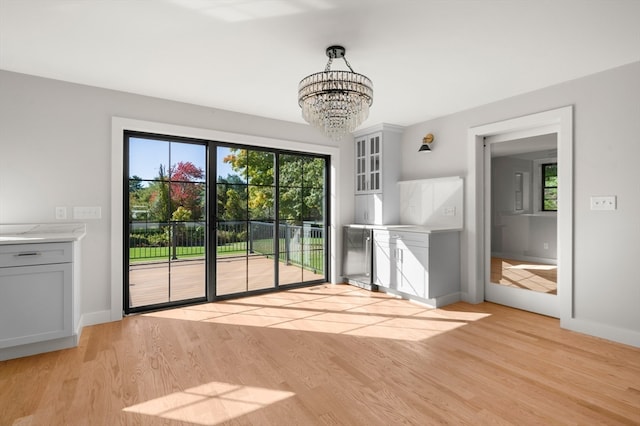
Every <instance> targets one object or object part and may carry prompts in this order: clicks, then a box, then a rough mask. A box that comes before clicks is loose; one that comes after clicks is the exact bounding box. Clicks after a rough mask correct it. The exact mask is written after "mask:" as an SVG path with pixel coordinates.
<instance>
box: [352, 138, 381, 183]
mask: <svg viewBox="0 0 640 426" xmlns="http://www.w3.org/2000/svg"><path fill="white" fill-rule="evenodd" d="M355 140H356V194H368V193H376V192H380V190H381V188H382V180H381V174H382V173H381V162H382V132H376V133H372V134H367V135H362V136H359V137H356V138H355Z"/></svg>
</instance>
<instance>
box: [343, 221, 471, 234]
mask: <svg viewBox="0 0 640 426" xmlns="http://www.w3.org/2000/svg"><path fill="white" fill-rule="evenodd" d="M345 227H351V228H362V229H374V230H380V231H397V232H417V233H420V234H433V233H436V232H452V231H454V232H455V231H461V229H458V228H438V227H427V226H419V225H363V224H357V223H355V224H350V225H345Z"/></svg>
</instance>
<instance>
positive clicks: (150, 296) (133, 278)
mask: <svg viewBox="0 0 640 426" xmlns="http://www.w3.org/2000/svg"><path fill="white" fill-rule="evenodd" d="M126 144H127V152H128V161H126V164H127V168H128V170H127V175H128V187H129V189H128V199H127V200H125V205H126V209H127V210H128V212H127V214H128V223H129V226H128V244H127V247H126V250H125V253H126V254H125V255H126V257H127V264H128V266H129V274H128V276H127V279H126V280H125V295H126V296H127V297H126V298H125V299H126V300H125V306H124V308H125V312H126V313H129V312H136V311H142V310H147V309H152V308H154V307H157V306H158V305H165V304H176V303H179V302H184V301H191V300H197V299H205V298H206V266H205V264H206V243H205V234H206V229H207V221H206V199H207V196H206V172H205V168H206V155H207V147H206V145H204V144H202V143H187V142H178V141H173V140H158V139H154V138H151V137H146V136H136V135H134V134H128V135H127V138H126Z"/></svg>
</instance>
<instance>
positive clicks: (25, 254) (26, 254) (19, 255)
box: [14, 251, 41, 257]
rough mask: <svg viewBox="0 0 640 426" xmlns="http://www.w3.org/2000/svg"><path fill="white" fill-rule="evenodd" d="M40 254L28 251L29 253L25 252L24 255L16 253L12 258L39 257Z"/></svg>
mask: <svg viewBox="0 0 640 426" xmlns="http://www.w3.org/2000/svg"><path fill="white" fill-rule="evenodd" d="M40 254H41V253H40V252H37V251H30V252H25V253H17V254H14V256H16V257H21V256H40Z"/></svg>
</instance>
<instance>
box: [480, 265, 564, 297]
mask: <svg viewBox="0 0 640 426" xmlns="http://www.w3.org/2000/svg"><path fill="white" fill-rule="evenodd" d="M491 282H492V283H495V284H502V285H506V286H509V287H516V288H521V289H525V290H533V291H539V292H542V293H549V294H557V293H558V267H557V266H556V265H549V264H544V263H537V262H530V261H522V260H514V259H503V258H501V257H492V258H491Z"/></svg>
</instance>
